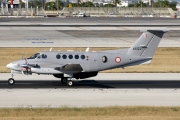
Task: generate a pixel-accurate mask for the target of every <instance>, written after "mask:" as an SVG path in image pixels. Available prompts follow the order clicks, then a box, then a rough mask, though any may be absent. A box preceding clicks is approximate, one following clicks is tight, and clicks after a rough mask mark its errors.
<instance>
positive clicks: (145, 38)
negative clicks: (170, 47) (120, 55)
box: [127, 30, 167, 58]
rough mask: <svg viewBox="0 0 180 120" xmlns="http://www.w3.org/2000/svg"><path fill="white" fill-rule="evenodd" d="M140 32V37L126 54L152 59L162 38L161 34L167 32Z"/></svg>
mask: <svg viewBox="0 0 180 120" xmlns="http://www.w3.org/2000/svg"><path fill="white" fill-rule="evenodd" d="M141 32H143V33H142V35H141V36H140V37H139V38H138V40H137V41H136V42H135V43H134V45H133V46H132V47H131V48H130V49H129V50H128V52H127V54H131V55H135V56H142V57H148V58H152V57H153V55H154V53H155V51H156V49H157V47H158V45H159V42H160V40H161V38H162V37H163V34H164V33H165V32H167V31H164V30H146V31H141Z"/></svg>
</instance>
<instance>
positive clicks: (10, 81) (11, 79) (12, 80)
mask: <svg viewBox="0 0 180 120" xmlns="http://www.w3.org/2000/svg"><path fill="white" fill-rule="evenodd" d="M13 76H14V75H13V74H11V78H9V79H8V84H9V85H14V83H15V80H14V79H13Z"/></svg>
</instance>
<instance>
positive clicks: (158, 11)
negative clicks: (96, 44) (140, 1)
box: [0, 7, 174, 17]
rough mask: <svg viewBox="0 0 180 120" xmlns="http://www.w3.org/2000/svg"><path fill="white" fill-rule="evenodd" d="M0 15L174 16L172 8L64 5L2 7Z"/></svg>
mask: <svg viewBox="0 0 180 120" xmlns="http://www.w3.org/2000/svg"><path fill="white" fill-rule="evenodd" d="M0 11H1V12H0V15H3V16H47V15H65V16H72V15H78V14H80V13H85V14H86V15H90V16H93V15H99V16H101V15H103V16H107V15H117V16H118V15H119V16H124V17H134V16H148V17H161V16H174V13H172V12H170V8H166V7H163V8H162V7H161V8H155V7H153V8H152V7H143V8H140V7H72V8H69V7H64V8H63V9H62V10H59V11H44V9H42V8H28V9H26V8H1V9H0Z"/></svg>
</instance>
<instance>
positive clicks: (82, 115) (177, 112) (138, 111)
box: [0, 106, 180, 120]
mask: <svg viewBox="0 0 180 120" xmlns="http://www.w3.org/2000/svg"><path fill="white" fill-rule="evenodd" d="M10 119H11V120H12V119H13V120H35V119H36V120H42V119H43V120H54V119H55V120H56V119H63V120H69V119H70V120H89V119H91V120H99V119H104V120H179V119H180V107H145V106H136V107H135V106H128V107H117V106H115V107H93V108H68V107H62V108H1V109H0V120H10Z"/></svg>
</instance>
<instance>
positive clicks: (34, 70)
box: [31, 68, 60, 74]
mask: <svg viewBox="0 0 180 120" xmlns="http://www.w3.org/2000/svg"><path fill="white" fill-rule="evenodd" d="M31 72H32V73H37V74H58V73H60V71H57V70H55V69H54V68H31Z"/></svg>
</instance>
